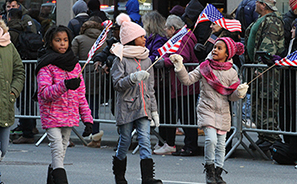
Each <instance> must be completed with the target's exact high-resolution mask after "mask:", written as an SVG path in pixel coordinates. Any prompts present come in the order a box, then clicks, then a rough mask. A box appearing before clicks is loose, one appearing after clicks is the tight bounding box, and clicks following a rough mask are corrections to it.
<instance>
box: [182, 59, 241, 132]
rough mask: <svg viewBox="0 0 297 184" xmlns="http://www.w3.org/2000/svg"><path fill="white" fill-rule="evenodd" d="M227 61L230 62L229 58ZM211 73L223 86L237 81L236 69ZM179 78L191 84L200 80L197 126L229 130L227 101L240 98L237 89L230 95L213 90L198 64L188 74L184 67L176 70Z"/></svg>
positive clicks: (184, 82) (186, 83) (229, 118)
mask: <svg viewBox="0 0 297 184" xmlns="http://www.w3.org/2000/svg"><path fill="white" fill-rule="evenodd" d="M227 62H232V59H230V60H229V61H227ZM213 73H214V74H215V76H217V78H218V79H219V80H220V81H221V83H222V84H223V85H224V86H230V85H232V84H234V83H235V82H237V81H238V76H237V72H236V70H234V69H233V68H231V69H229V70H213ZM177 76H178V78H179V80H180V81H181V82H182V83H183V84H185V85H191V84H193V83H195V82H197V81H199V80H200V99H199V102H198V106H197V109H196V110H197V117H198V126H199V127H206V126H212V127H214V128H216V129H219V130H223V131H229V130H230V127H231V114H230V108H229V101H237V100H239V99H240V97H239V95H238V92H237V90H235V91H234V92H233V93H232V94H231V95H229V96H226V95H221V94H220V93H218V92H217V91H215V90H214V89H213V88H212V87H211V86H210V85H209V84H208V83H207V81H206V79H205V78H204V77H203V76H202V75H201V73H200V66H198V67H196V68H195V69H194V70H193V71H191V72H190V73H189V74H188V73H187V70H186V69H185V67H183V68H182V69H181V71H179V72H177Z"/></svg>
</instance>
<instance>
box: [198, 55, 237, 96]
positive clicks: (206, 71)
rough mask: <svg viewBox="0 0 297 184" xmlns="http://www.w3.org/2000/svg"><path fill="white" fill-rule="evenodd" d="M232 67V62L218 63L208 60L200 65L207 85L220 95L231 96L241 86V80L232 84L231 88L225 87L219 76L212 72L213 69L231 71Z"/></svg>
mask: <svg viewBox="0 0 297 184" xmlns="http://www.w3.org/2000/svg"><path fill="white" fill-rule="evenodd" d="M231 67H232V63H231V62H224V63H221V62H217V61H214V60H212V59H208V60H206V61H204V62H202V63H201V64H200V72H201V74H202V75H203V77H204V78H205V79H206V81H207V83H208V84H209V85H210V86H211V87H212V88H213V89H214V90H216V91H217V92H218V93H220V94H222V95H230V94H231V93H233V91H235V90H236V88H237V87H238V86H239V84H240V80H238V81H237V82H236V83H234V84H232V85H231V86H229V87H226V86H224V85H223V84H222V83H221V82H220V81H219V79H218V78H217V76H215V74H214V73H213V72H212V69H214V70H229V69H230V68H231Z"/></svg>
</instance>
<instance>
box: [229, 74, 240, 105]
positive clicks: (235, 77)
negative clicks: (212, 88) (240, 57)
mask: <svg viewBox="0 0 297 184" xmlns="http://www.w3.org/2000/svg"><path fill="white" fill-rule="evenodd" d="M230 70H232V71H233V72H232V77H231V80H230V85H229V86H231V85H232V84H234V83H235V82H237V81H239V79H238V74H237V72H236V71H235V70H234V69H233V68H231V69H230ZM239 99H241V98H240V97H239V94H238V91H237V89H236V90H235V91H233V93H232V94H231V95H229V96H228V100H229V101H237V100H239Z"/></svg>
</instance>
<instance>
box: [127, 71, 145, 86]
mask: <svg viewBox="0 0 297 184" xmlns="http://www.w3.org/2000/svg"><path fill="white" fill-rule="evenodd" d="M149 76H150V74H149V73H148V72H147V71H145V70H141V71H138V72H134V73H131V74H130V79H131V81H132V82H133V83H136V82H140V81H142V80H146V79H148V78H149Z"/></svg>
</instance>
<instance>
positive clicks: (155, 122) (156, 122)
mask: <svg viewBox="0 0 297 184" xmlns="http://www.w3.org/2000/svg"><path fill="white" fill-rule="evenodd" d="M152 119H153V120H152V121H153V123H151V126H156V127H159V126H160V119H159V114H158V112H157V111H154V112H152Z"/></svg>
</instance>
